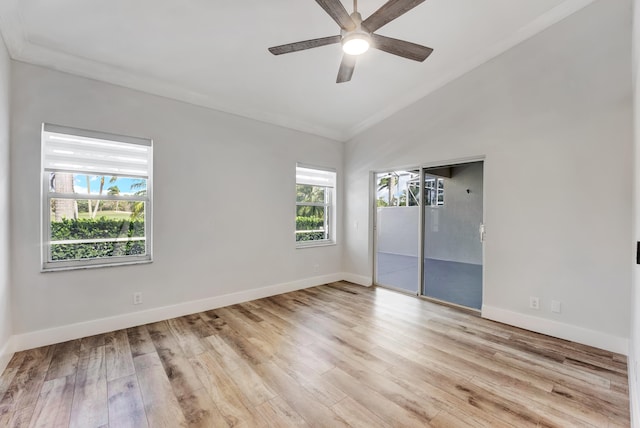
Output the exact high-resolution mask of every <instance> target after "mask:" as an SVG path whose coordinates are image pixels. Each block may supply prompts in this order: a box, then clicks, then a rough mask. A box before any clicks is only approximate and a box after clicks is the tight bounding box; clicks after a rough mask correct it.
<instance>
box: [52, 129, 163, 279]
mask: <svg viewBox="0 0 640 428" xmlns="http://www.w3.org/2000/svg"><path fill="white" fill-rule="evenodd" d="M45 132H54V133H60V134H67V135H70V136H72V137H73V136H75V137H86V138H94V139H100V140H107V141H114V142H119V143H126V144H138V145H144V146H147V147H149V152H150V153H149V159H150V162H149V164H148V174H147V177H146V178H145V179H146V180H147V186H146V191H147V192H146V195H144V196H133V195H122V196H113V195H107V194H104V195H92V194H86V195H83V194H78V193H52V192H50V190H49V187H50V184H49V174H50V172H51V171H46V170H45V167H44V165H45V151H44V146H45V141H44V139H43V138H42V136H43V135H44V133H45ZM40 156H41V162H40V175H41V186H40V204H41V210H40V224H41V227H40V246H41V254H40V256H41V263H40V271H41V272H55V271H66V270H76V269H90V268H99V267H110V266H126V265H133V264H145V263H152V262H153V203H152V201H153V140H152V139H150V138H139V137H130V136H125V135H118V134H110V133H106V132H100V131H90V130H85V129H78V128H71V127H66V126H60V125H52V124H48V123H43V124H42V130H41V133H40ZM60 172H67V171H63V170H60ZM72 173H74V172H72ZM75 173H76V174H77V173H78V172H75ZM90 175H99V174H90ZM106 175H111V174H106ZM51 199H75V200H85V199H91V200H100V201H106V200H119V201H124V200H129V201H143V202H144V203H145V211H144V222H145V254H144V255H127V256H111V257H101V258H87V259H76V260H61V261H51V260H50V255H51V212H50V204H51ZM110 242H111V241H110Z"/></svg>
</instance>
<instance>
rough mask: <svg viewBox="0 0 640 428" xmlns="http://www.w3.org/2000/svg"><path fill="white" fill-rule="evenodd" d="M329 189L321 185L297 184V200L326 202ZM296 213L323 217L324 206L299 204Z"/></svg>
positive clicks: (302, 215)
mask: <svg viewBox="0 0 640 428" xmlns="http://www.w3.org/2000/svg"><path fill="white" fill-rule="evenodd" d="M326 192H327V189H326V188H325V187H320V186H310V185H307V184H296V202H299V203H322V204H323V203H325V200H326V199H325V198H326V197H327V196H328V195H327V194H326ZM296 215H297V216H300V217H321V218H322V217H323V216H324V207H319V206H314V205H298V206H297V207H296Z"/></svg>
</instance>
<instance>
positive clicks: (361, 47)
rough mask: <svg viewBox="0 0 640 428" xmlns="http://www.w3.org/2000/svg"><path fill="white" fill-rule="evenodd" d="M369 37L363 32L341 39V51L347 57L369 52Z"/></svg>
mask: <svg viewBox="0 0 640 428" xmlns="http://www.w3.org/2000/svg"><path fill="white" fill-rule="evenodd" d="M370 45H371V37H370V36H369V34H367V33H365V32H354V33H351V34H348V35H346V36H345V37H344V38H343V39H342V50H343V51H344V53H346V54H347V55H361V54H363V53H365V52H366V51H367V50H369V46H370Z"/></svg>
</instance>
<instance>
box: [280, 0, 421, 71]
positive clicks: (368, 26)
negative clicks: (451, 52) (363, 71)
mask: <svg viewBox="0 0 640 428" xmlns="http://www.w3.org/2000/svg"><path fill="white" fill-rule="evenodd" d="M422 2H424V0H389V1H387V2H386V3H385V4H384V5H382V7H380V9H378V10H376V11H375V12H374V13H373V14H372V15H371V16H369V17H368V18H367V19H365V20H364V21H363V20H362V16H361V15H360V13H358V0H353V13H352V14H351V15H349V13H348V12H347V10H346V9H345V8H344V6H343V5H342V3H341V2H340V0H316V3H318V4H319V5H320V6H321V7H322V8H323V9H324V10H325V12H327V13H328V14H329V16H331V18H333V20H334V21H336V23H337V24H338V25H339V26H340V29H341V31H340V34H339V35H337V36H329V37H322V38H319V39H311V40H305V41H302V42H296V43H288V44H286V45H280V46H274V47H272V48H269V52H271V53H272V54H274V55H282V54H286V53H291V52H298V51H303V50H306V49H311V48H317V47H320V46H326V45H331V44H334V43H342V50H343V51H344V54H343V56H342V62H341V63H340V69H339V70H338V78H337V79H336V83H343V82H348V81H349V80H351V76H352V75H353V70H354V68H355V66H356V57H357V56H358V55H360V54H363V53H365V52H366V51H367V50H368V49H369V47H372V48H376V49H379V50H381V51H384V52H387V53H390V54H393V55H398V56H401V57H403V58H408V59H412V60H414V61H420V62H422V61H424V60H425V59H427V57H428V56H429V55H430V54H431V52H433V49H431V48H428V47H426V46H422V45H418V44H416V43H411V42H406V41H404V40H398V39H392V38H391V37H385V36H381V35H379V34H375V33H374V31H376V30H377V29H379V28H380V27H382V26H383V25H386V24H388V23H389V22H391V21H393V20H394V19H396V18H397V17H399V16H401V15H403V14H405V13H406V12H408V11H410V10H411V9H413V8H414V7H416V6H418V5H419V4H420V3H422Z"/></svg>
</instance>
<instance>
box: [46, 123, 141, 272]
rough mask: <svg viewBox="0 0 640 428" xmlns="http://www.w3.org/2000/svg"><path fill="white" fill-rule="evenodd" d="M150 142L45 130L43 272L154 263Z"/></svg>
mask: <svg viewBox="0 0 640 428" xmlns="http://www.w3.org/2000/svg"><path fill="white" fill-rule="evenodd" d="M152 154H153V148H152V142H151V140H147V139H142V138H135V137H125V136H120V135H112V134H105V133H100V132H94V131H85V130H80V129H73V128H67V127H61V126H56V125H49V124H44V125H43V128H42V190H43V192H42V195H43V198H42V219H43V221H42V248H43V250H42V268H43V270H58V269H72V268H84V267H91V266H105V265H114V264H128V263H141V262H149V261H151V195H152V192H151V170H152V164H153V162H152Z"/></svg>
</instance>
